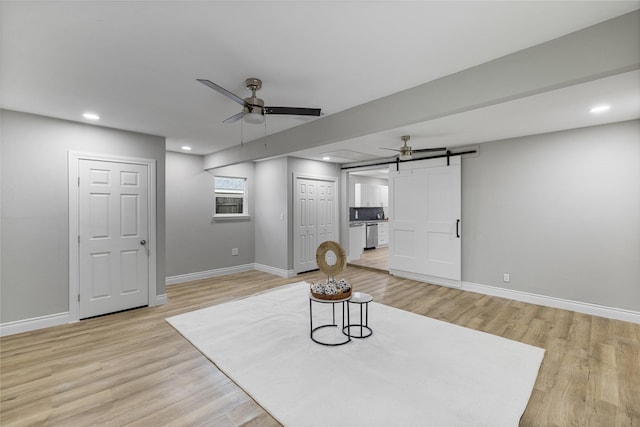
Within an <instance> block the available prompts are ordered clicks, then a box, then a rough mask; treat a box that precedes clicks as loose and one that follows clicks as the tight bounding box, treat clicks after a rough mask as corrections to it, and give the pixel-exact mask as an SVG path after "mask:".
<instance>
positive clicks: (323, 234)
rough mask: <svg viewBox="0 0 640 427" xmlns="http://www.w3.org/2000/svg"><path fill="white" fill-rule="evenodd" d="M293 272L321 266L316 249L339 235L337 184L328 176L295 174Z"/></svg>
mask: <svg viewBox="0 0 640 427" xmlns="http://www.w3.org/2000/svg"><path fill="white" fill-rule="evenodd" d="M293 180H294V183H293V184H294V188H295V192H294V199H295V200H294V208H293V215H294V224H293V228H294V233H295V236H294V243H293V252H294V255H293V261H294V271H295V272H296V273H302V272H304V271H310V270H315V269H317V268H318V264H317V263H316V249H317V248H318V245H320V243H322V242H324V241H327V240H335V239H336V236H337V224H336V218H337V216H338V215H337V210H336V209H337V205H336V183H335V181H333V180H328V179H315V178H303V177H298V176H294V178H293Z"/></svg>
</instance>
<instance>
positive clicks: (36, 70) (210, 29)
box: [0, 1, 640, 162]
mask: <svg viewBox="0 0 640 427" xmlns="http://www.w3.org/2000/svg"><path fill="white" fill-rule="evenodd" d="M0 5H1V8H2V9H1V12H2V17H1V19H2V30H1V31H2V33H1V36H2V51H1V55H2V56H1V58H0V59H1V60H2V68H1V72H2V75H1V89H2V92H1V93H2V96H1V99H0V101H1V105H2V108H6V109H11V110H16V111H23V112H29V113H35V114H42V115H46V116H51V117H57V118H62V119H67V120H73V121H88V120H86V119H83V117H82V114H83V113H84V112H87V111H91V112H95V113H97V114H99V115H100V116H101V119H100V120H99V121H98V122H97V124H99V125H101V126H108V127H113V128H118V129H125V130H130V131H137V132H143V133H149V134H153V135H161V136H165V137H166V141H167V150H170V151H182V149H181V147H182V146H184V145H188V146H190V147H192V150H191V153H194V154H209V153H214V152H218V151H220V150H224V149H226V148H229V147H233V146H237V145H238V144H240V142H241V141H242V142H247V141H252V140H255V139H259V138H260V137H261V136H263V135H264V134H265V132H266V133H267V134H274V133H277V132H280V131H283V130H285V129H289V128H292V127H295V126H301V125H305V124H307V123H309V122H312V121H314V120H318V118H314V117H297V116H277V115H272V116H267V121H266V124H265V125H251V124H246V123H243V122H242V121H240V122H236V123H234V124H224V123H222V121H223V120H224V119H225V118H227V117H229V116H231V115H233V114H235V113H237V112H239V111H240V106H239V105H238V104H236V103H234V102H233V101H231V100H230V99H228V98H226V97H224V96H222V95H221V94H219V93H217V92H215V91H213V90H211V89H210V88H207V87H205V86H204V85H202V84H200V83H198V82H197V81H196V79H197V78H203V79H209V80H211V81H213V82H215V83H217V84H219V85H221V86H223V87H224V88H226V89H228V90H229V91H231V92H233V93H235V94H237V95H239V96H240V97H241V98H244V97H246V96H248V95H249V92H248V91H247V89H246V88H245V87H244V80H245V79H246V78H248V77H257V78H260V79H262V81H263V89H262V90H261V91H260V92H259V93H258V96H259V97H261V98H263V99H264V100H265V103H266V104H267V105H276V106H295V107H314V108H318V107H320V108H322V111H323V114H324V115H325V116H329V115H334V114H341V112H343V111H344V110H347V109H349V108H352V107H355V106H358V105H361V104H364V103H367V102H370V101H372V100H375V99H378V98H381V97H384V96H387V95H390V94H394V93H396V92H399V91H402V90H405V89H409V88H412V87H415V86H418V85H421V84H423V83H425V82H429V81H432V80H435V79H438V78H440V77H443V76H447V75H450V74H453V73H456V72H458V71H461V70H464V69H467V68H470V67H473V66H476V65H478V64H482V63H485V62H487V61H490V60H492V59H495V58H498V57H501V56H504V55H508V54H510V53H513V52H516V51H519V50H522V49H525V48H528V47H531V46H535V45H538V44H540V43H543V42H546V41H548V40H552V39H555V38H558V37H560V36H563V35H566V34H568V33H571V32H574V31H577V30H580V29H582V28H585V27H588V26H591V25H594V24H597V23H599V22H602V21H605V20H608V19H611V18H614V17H616V16H619V15H622V14H625V13H628V12H631V11H633V10H636V9H638V8H640V1H589V2H587V1H567V2H559V1H554V2H541V1H534V2H526V1H517V2H516V1H513V2H504V1H498V2H485V1H471V2H463V1H442V2H438V1H411V2H404V1H380V2H372V1H369V2H364V1H344V2H341V1H296V2H293V1H281V2H270V1H229V2H225V1H165V2H156V1H135V2H132V1H111V2H109V1H84V2H79V1H75V2H72V1H52V2H39V1H2V3H0ZM639 82H640V75H639V74H638V71H637V70H636V71H630V72H627V73H624V74H619V75H615V76H611V77H607V78H603V79H600V80H594V81H590V82H586V83H583V84H579V85H574V86H570V87H567V88H563V89H557V90H553V91H549V92H545V93H541V94H536V95H532V96H529V97H525V98H520V99H518V100H514V101H509V102H504V103H501V104H497V105H493V106H488V107H484V108H478V109H474V110H471V111H467V112H464V113H459V114H453V115H449V116H446V117H441V118H437V119H433V120H429V121H427V122H423V123H416V124H412V125H409V126H406V127H403V128H398V129H387V130H384V131H381V132H376V133H372V134H370V135H365V136H360V137H358V138H352V139H348V140H343V141H339V142H332V143H330V144H327V145H324V146H320V147H315V148H312V149H308V150H304V151H298V152H292V153H291V154H292V155H297V156H300V157H305V158H312V159H321V158H322V157H323V156H326V155H329V156H330V157H331V161H335V162H353V161H355V160H362V159H370V158H375V157H388V156H389V155H390V154H393V153H391V152H390V151H386V150H382V149H380V148H379V147H390V148H393V147H395V148H398V147H399V146H400V145H401V144H402V143H401V141H400V136H401V135H404V134H410V135H411V136H412V137H411V141H410V145H412V146H413V147H414V148H428V147H434V146H449V147H453V146H459V145H468V144H477V143H481V142H485V141H491V140H496V139H503V138H510V137H515V136H523V135H529V134H537V133H543V132H550V131H556V130H562V129H569V128H576V127H582V126H590V125H594V124H601V123H608V122H616V121H622V120H630V119H634V118H638V117H640V83H639ZM598 103H608V104H610V105H611V106H612V108H611V110H610V111H608V112H607V113H603V114H601V115H593V114H588V109H589V108H590V107H592V106H593V105H595V104H598ZM495 123H500V126H495Z"/></svg>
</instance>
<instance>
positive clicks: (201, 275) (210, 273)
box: [166, 264, 255, 286]
mask: <svg viewBox="0 0 640 427" xmlns="http://www.w3.org/2000/svg"><path fill="white" fill-rule="evenodd" d="M254 269H255V268H254V264H243V265H236V266H233V267H223V268H216V269H214V270H207V271H199V272H196V273H187V274H180V275H178V276H171V277H167V279H166V285H167V286H171V285H176V284H178V283H185V282H193V281H194V280H203V279H210V278H212V277H218V276H226V275H227V274H236V273H243V272H245V271H251V270H254Z"/></svg>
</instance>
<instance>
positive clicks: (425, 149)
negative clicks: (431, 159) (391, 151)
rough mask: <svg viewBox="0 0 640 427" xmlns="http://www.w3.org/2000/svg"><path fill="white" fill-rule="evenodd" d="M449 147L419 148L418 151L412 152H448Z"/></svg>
mask: <svg viewBox="0 0 640 427" xmlns="http://www.w3.org/2000/svg"><path fill="white" fill-rule="evenodd" d="M446 149H447V147H438V148H418V149H414V150H411V151H412V152H414V153H428V152H430V151H444V150H446Z"/></svg>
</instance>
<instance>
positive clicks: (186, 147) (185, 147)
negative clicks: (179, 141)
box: [181, 145, 191, 151]
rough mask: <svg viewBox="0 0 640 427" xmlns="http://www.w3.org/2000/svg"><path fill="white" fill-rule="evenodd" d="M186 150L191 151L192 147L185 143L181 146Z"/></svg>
mask: <svg viewBox="0 0 640 427" xmlns="http://www.w3.org/2000/svg"><path fill="white" fill-rule="evenodd" d="M181 148H182V149H183V150H184V151H191V147H189V146H188V145H183V146H182V147H181Z"/></svg>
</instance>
